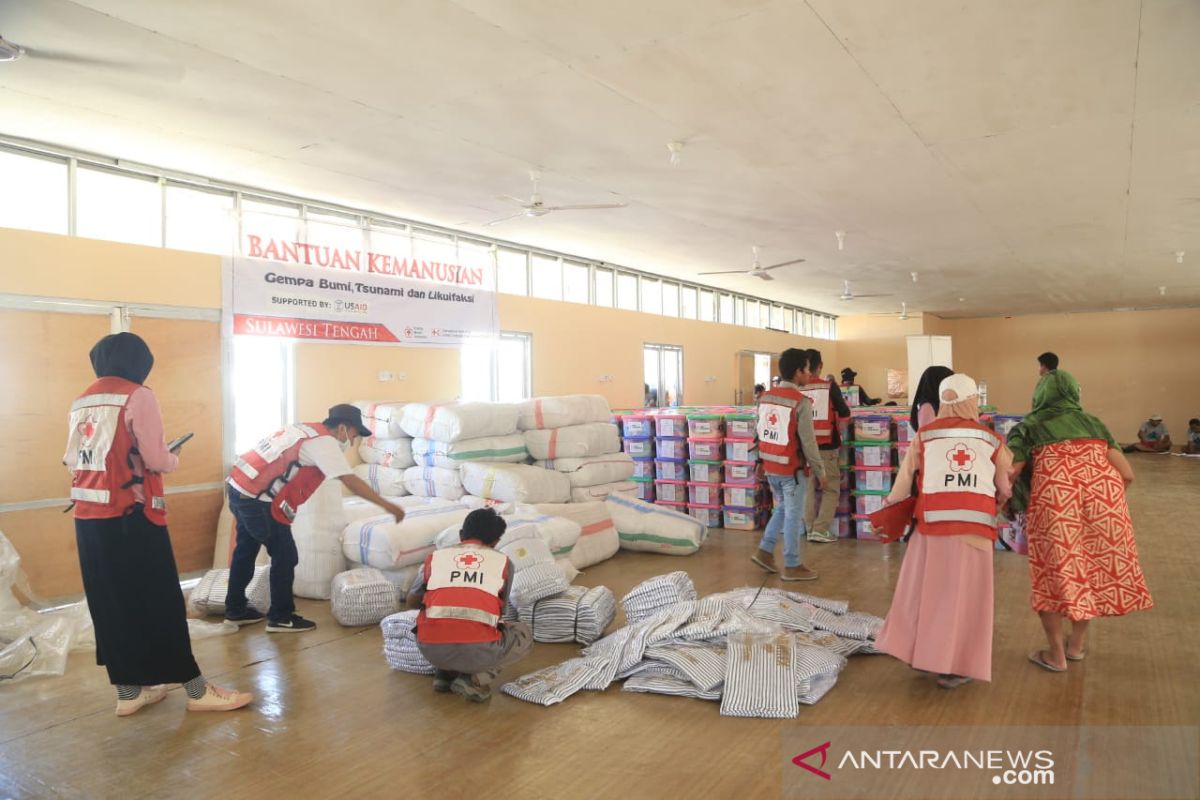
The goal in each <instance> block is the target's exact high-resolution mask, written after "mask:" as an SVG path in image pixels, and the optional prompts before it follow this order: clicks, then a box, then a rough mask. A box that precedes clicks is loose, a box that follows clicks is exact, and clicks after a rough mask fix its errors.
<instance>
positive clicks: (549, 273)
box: [533, 255, 562, 300]
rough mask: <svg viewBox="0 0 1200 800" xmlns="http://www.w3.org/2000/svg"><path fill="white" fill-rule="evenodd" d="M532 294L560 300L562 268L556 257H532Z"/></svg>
mask: <svg viewBox="0 0 1200 800" xmlns="http://www.w3.org/2000/svg"><path fill="white" fill-rule="evenodd" d="M533 296H534V297H541V298H544V299H546V300H562V268H561V266H560V265H559V263H558V259H557V258H550V257H549V256H538V255H535V256H534V257H533Z"/></svg>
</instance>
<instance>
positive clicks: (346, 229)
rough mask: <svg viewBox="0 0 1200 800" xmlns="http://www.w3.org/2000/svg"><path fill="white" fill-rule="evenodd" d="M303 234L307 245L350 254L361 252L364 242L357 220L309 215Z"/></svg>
mask: <svg viewBox="0 0 1200 800" xmlns="http://www.w3.org/2000/svg"><path fill="white" fill-rule="evenodd" d="M304 233H305V235H304V240H305V242H307V243H308V244H315V245H318V246H320V247H333V248H336V249H339V250H349V251H351V252H355V251H359V250H362V249H363V246H364V241H365V239H364V236H363V229H362V228H360V227H359V226H358V220H355V219H352V218H350V217H340V216H333V215H324V214H313V213H310V214H309V215H308V221H307V222H306V223H305V227H304ZM364 269H365V266H364Z"/></svg>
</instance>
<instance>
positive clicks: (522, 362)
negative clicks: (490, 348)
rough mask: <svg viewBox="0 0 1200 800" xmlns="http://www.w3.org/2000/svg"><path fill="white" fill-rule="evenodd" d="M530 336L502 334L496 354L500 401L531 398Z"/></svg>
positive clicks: (509, 401) (506, 401)
mask: <svg viewBox="0 0 1200 800" xmlns="http://www.w3.org/2000/svg"><path fill="white" fill-rule="evenodd" d="M529 345H530V337H529V336H527V335H524V334H510V333H506V334H502V335H501V336H500V345H499V349H498V351H497V354H496V368H497V372H496V376H497V387H496V389H497V394H496V397H494V398H492V399H493V400H495V401H496V402H498V403H515V402H517V401H519V400H527V399H529V386H530V380H529V378H530V375H529V370H530V364H529Z"/></svg>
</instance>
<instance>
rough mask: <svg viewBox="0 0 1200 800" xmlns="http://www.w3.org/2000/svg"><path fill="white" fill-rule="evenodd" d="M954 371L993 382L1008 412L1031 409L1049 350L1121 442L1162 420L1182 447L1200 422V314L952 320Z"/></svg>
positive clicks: (993, 398) (994, 395) (995, 396)
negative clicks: (1041, 361)
mask: <svg viewBox="0 0 1200 800" xmlns="http://www.w3.org/2000/svg"><path fill="white" fill-rule="evenodd" d="M944 322H945V323H948V328H949V330H948V331H947V332H948V333H950V335H952V336H953V337H954V366H955V368H956V369H958V370H960V371H962V372H966V373H968V374H970V375H971V376H972V377H974V378H976V379H983V380H987V382H988V393H989V397H988V400H989V402H991V403H992V404H993V405H996V406H997V407H998V408H1000V409H1001V410H1003V411H1012V412H1018V413H1019V412H1024V411H1027V410H1028V409H1029V405H1030V399H1031V398H1032V396H1033V389H1034V386H1035V385H1036V383H1037V379H1038V371H1037V370H1038V365H1037V357H1038V355H1039V354H1041V353H1043V352H1045V351H1047V350H1050V351H1053V352H1055V353H1057V354H1058V356H1059V358H1060V359H1062V362H1061V366H1062V368H1063V369H1065V370H1067V371H1069V372H1071V373H1072V374H1073V375H1074V376H1075V377H1076V378H1078V379H1079V382H1080V384H1081V385H1082V386H1083V405H1084V408H1085V409H1086V410H1087V411H1088V412H1090V413H1092V414H1095V415H1096V416H1098V417H1100V419H1102V420H1104V422H1105V423H1106V424H1107V425H1108V426H1109V428H1110V429H1111V430H1112V432H1113V435H1114V436H1116V437H1117V439H1118V440H1122V441H1126V440H1133V439H1136V438H1137V436H1136V434H1137V429H1138V426H1139V425H1140V424H1141V423H1142V422H1143V421H1144V420H1145V419H1146V417H1148V416H1149V415H1150V414H1153V413H1160V414H1162V415H1163V416H1164V417H1165V418H1166V421H1167V425H1168V427H1169V428H1170V429H1171V433H1172V435H1173V436H1174V437H1175V440H1176V441H1180V439H1181V437H1182V436H1183V434H1184V431H1185V430H1186V428H1187V420H1188V419H1189V418H1190V417H1195V416H1200V372H1197V370H1196V364H1197V353H1198V352H1200V309H1179V310H1172V311H1128V312H1109V313H1094V314H1046V315H1036V316H1026V317H1006V318H988V319H963V320H946V321H944Z"/></svg>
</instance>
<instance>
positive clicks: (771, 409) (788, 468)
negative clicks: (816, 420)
mask: <svg viewBox="0 0 1200 800" xmlns="http://www.w3.org/2000/svg"><path fill="white" fill-rule="evenodd" d="M804 400H805V397H804V394H803V393H801V391H800V390H799V389H798V388H796V387H795V386H793V385H788V386H783V385H780V386H776V387H775V388H773V389H771V390H769V391H766V392H763V393H762V395H761V396H760V397H759V398H758V425H757V427H758V457H759V458H760V459H762V462H763V469H764V470H766V471H767V472H769V473H771V474H773V475H795V474H796V472H797V471H799V470H800V469H802V468H803V467H804V466H805V462H804V458H803V457H802V456H801V455H800V437H799V436H798V435H797V433H796V420H797V419H798V414H799V412H800V411H801V410H803V409H804Z"/></svg>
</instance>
